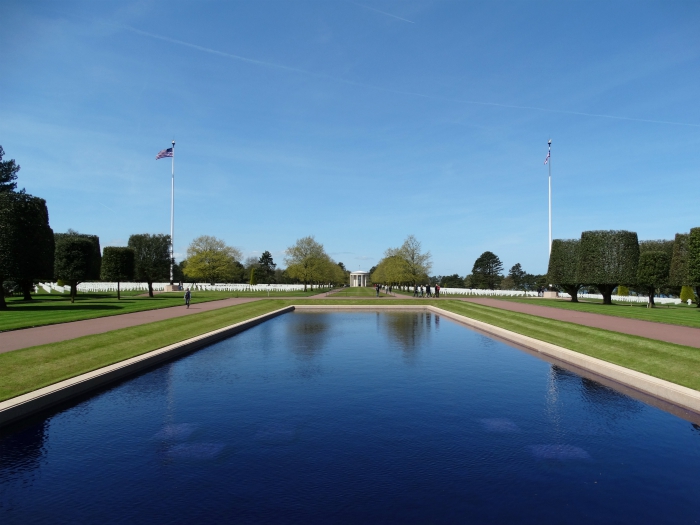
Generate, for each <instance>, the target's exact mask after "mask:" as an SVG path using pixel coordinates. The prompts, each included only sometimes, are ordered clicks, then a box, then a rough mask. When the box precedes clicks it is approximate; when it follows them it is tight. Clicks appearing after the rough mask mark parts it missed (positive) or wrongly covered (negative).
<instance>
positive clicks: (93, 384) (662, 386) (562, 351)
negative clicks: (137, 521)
mask: <svg viewBox="0 0 700 525" xmlns="http://www.w3.org/2000/svg"><path fill="white" fill-rule="evenodd" d="M294 310H300V311H303V310H375V311H376V310H413V311H428V312H432V313H436V314H439V315H442V316H444V317H446V318H448V319H451V320H453V321H456V322H458V323H460V324H463V325H465V326H468V327H470V328H474V329H477V330H479V331H480V332H484V333H487V334H491V335H494V336H496V337H498V338H499V339H502V340H504V341H508V342H512V343H514V344H516V345H518V346H521V347H523V348H526V349H528V350H532V351H535V352H537V353H540V354H543V355H546V356H549V357H552V358H555V359H557V360H559V361H561V362H563V363H567V364H570V365H572V366H575V367H578V368H580V369H581V370H584V371H588V372H591V373H593V374H595V375H597V376H600V377H603V378H605V379H608V380H611V381H613V382H615V383H618V384H620V385H623V386H626V387H628V388H631V389H633V390H636V391H638V392H641V393H643V394H646V395H649V396H651V397H653V398H656V399H660V400H662V401H665V402H667V403H670V404H672V405H675V406H677V407H680V408H683V409H685V410H690V411H692V412H695V413H697V414H700V392H698V391H696V390H693V389H691V388H687V387H684V386H681V385H677V384H675V383H671V382H670V381H665V380H663V379H659V378H656V377H653V376H650V375H647V374H643V373H641V372H637V371H635V370H631V369H629V368H625V367H623V366H620V365H615V364H613V363H609V362H607V361H603V360H602V359H597V358H595V357H590V356H587V355H584V354H580V353H578V352H575V351H573V350H568V349H566V348H563V347H561V346H557V345H553V344H551V343H547V342H544V341H540V340H539V339H535V338H532V337H528V336H525V335H521V334H518V333H517V332H512V331H510V330H506V329H504V328H500V327H498V326H494V325H491V324H488V323H484V322H483V321H477V320H476V319H472V318H470V317H467V316H464V315H460V314H457V313H454V312H450V311H449V310H443V309H442V308H438V307H437V306H432V305H427V304H422V305H421V304H416V305H389V304H384V305H375V304H372V305H289V306H286V307H284V308H280V309H279V310H274V311H272V312H268V313H266V314H264V315H260V316H257V317H253V318H251V319H248V320H245V321H241V322H239V323H236V324H233V325H230V326H226V327H224V328H219V329H218V330H214V331H212V332H208V333H206V334H202V335H198V336H196V337H192V338H190V339H186V340H184V341H180V342H179V343H174V344H172V345H168V346H165V347H163V348H159V349H157V350H152V351H151V352H147V353H145V354H141V355H139V356H136V357H132V358H130V359H126V360H124V361H120V362H118V363H114V364H112V365H109V366H106V367H102V368H98V369H97V370H93V371H92V372H87V373H85V374H81V375H79V376H76V377H72V378H70V379H66V380H64V381H60V382H58V383H54V384H53V385H49V386H46V387H44V388H40V389H38V390H34V391H32V392H28V393H26V394H22V395H21V396H17V397H13V398H11V399H7V400H5V401H2V402H0V427H3V426H6V425H8V424H11V423H15V422H17V421H19V420H21V419H24V418H26V417H29V416H32V415H34V414H36V413H38V412H41V411H43V410H46V409H48V408H51V407H53V406H56V405H59V404H61V403H63V402H66V401H70V400H71V399H73V398H76V397H79V396H82V395H85V394H88V393H89V392H91V391H93V390H96V389H99V388H102V387H104V386H106V385H108V384H110V383H114V382H117V381H121V380H123V379H126V378H128V377H129V376H133V375H135V374H138V373H140V372H143V371H145V370H147V369H149V368H152V367H154V366H157V365H159V364H162V363H164V362H166V361H169V360H171V359H174V358H176V357H179V356H181V355H184V354H187V353H190V352H193V351H195V350H198V349H200V348H202V347H205V346H207V345H210V344H212V343H215V342H217V341H220V340H222V339H226V338H227V337H230V336H232V335H235V334H237V333H239V332H242V331H244V330H246V329H248V328H251V327H253V326H255V325H258V324H260V323H263V322H265V321H267V320H268V319H272V318H274V317H277V316H279V315H282V314H285V313H288V312H293V311H294Z"/></svg>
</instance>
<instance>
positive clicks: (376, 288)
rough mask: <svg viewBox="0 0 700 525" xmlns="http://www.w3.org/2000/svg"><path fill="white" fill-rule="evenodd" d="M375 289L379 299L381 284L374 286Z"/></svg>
mask: <svg viewBox="0 0 700 525" xmlns="http://www.w3.org/2000/svg"><path fill="white" fill-rule="evenodd" d="M374 289H375V290H376V291H377V297H379V283H377V284H375V285H374Z"/></svg>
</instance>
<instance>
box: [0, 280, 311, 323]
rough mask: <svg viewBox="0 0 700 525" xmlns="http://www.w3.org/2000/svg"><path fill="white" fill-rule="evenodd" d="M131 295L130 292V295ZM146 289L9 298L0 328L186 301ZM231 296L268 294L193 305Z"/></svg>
mask: <svg viewBox="0 0 700 525" xmlns="http://www.w3.org/2000/svg"><path fill="white" fill-rule="evenodd" d="M322 291H324V290H318V289H315V290H314V291H308V292H270V295H269V296H270V297H276V298H277V297H279V298H289V297H308V296H310V295H316V294H319V293H321V292H322ZM127 294H129V295H127ZM142 294H143V292H122V298H121V300H117V294H116V292H106V293H79V294H78V296H77V297H76V300H75V303H71V302H70V299H69V298H68V295H67V294H66V295H62V294H57V293H56V294H53V293H52V294H47V293H39V294H35V295H33V297H34V299H33V300H32V301H22V300H21V298H19V297H9V298H7V304H8V308H7V310H0V331H2V332H4V331H7V330H17V329H19V328H29V327H32V326H43V325H48V324H56V323H67V322H70V321H80V320H83V319H94V318H96V317H106V316H110V315H119V314H127V313H131V312H141V311H144V310H156V309H158V308H168V307H170V306H180V305H182V304H183V301H184V300H183V295H184V293H183V292H173V293H160V294H156V295H155V296H154V297H148V296H143V295H142ZM230 297H268V294H267V292H199V291H194V292H192V304H196V303H204V302H209V301H218V300H221V299H228V298H230Z"/></svg>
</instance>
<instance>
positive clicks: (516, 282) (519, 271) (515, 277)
mask: <svg viewBox="0 0 700 525" xmlns="http://www.w3.org/2000/svg"><path fill="white" fill-rule="evenodd" d="M525 275H526V272H525V270H523V267H522V266H521V265H520V263H516V264H514V265H513V266H512V267H511V269H510V270H509V271H508V277H510V278H511V280H512V281H513V286H514V287H515V289H516V290H520V288H521V287H522V286H523V281H524V280H525Z"/></svg>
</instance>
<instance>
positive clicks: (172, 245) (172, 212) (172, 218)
mask: <svg viewBox="0 0 700 525" xmlns="http://www.w3.org/2000/svg"><path fill="white" fill-rule="evenodd" d="M174 257H175V141H174V140H173V156H172V179H171V180H170V284H173V261H174V260H175V259H174Z"/></svg>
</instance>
